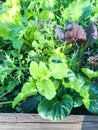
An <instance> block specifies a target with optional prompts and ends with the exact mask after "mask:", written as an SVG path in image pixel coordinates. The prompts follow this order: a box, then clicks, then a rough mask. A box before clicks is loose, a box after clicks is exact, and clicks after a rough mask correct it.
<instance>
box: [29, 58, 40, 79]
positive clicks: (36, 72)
mask: <svg viewBox="0 0 98 130" xmlns="http://www.w3.org/2000/svg"><path fill="white" fill-rule="evenodd" d="M29 70H30V74H31V75H32V76H33V78H34V79H39V78H41V77H42V73H41V71H40V68H39V66H38V63H36V62H34V61H32V62H31V64H30V68H29Z"/></svg>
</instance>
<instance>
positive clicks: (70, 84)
mask: <svg viewBox="0 0 98 130" xmlns="http://www.w3.org/2000/svg"><path fill="white" fill-rule="evenodd" d="M84 83H85V82H84V79H83V78H82V77H81V76H76V75H75V74H74V73H73V72H72V71H70V72H69V74H68V78H65V79H64V86H65V87H67V88H71V89H74V90H75V91H76V92H79V91H80V89H81V87H82V86H83V85H84Z"/></svg>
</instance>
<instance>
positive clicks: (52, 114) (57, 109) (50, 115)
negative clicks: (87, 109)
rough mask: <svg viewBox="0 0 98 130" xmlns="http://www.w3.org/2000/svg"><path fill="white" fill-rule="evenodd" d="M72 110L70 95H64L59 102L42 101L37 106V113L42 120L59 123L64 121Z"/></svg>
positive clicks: (55, 99)
mask: <svg viewBox="0 0 98 130" xmlns="http://www.w3.org/2000/svg"><path fill="white" fill-rule="evenodd" d="M72 108H73V100H72V98H71V96H70V95H64V96H62V97H61V99H60V100H59V99H58V98H54V99H52V100H50V101H49V100H46V99H44V100H42V102H40V103H39V105H38V112H39V114H40V115H41V116H42V117H43V118H47V119H50V120H51V121H60V120H63V119H65V118H66V117H67V116H68V115H69V114H70V112H71V110H72Z"/></svg>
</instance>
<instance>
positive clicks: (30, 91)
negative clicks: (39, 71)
mask: <svg viewBox="0 0 98 130" xmlns="http://www.w3.org/2000/svg"><path fill="white" fill-rule="evenodd" d="M36 93H37V89H36V87H35V84H34V83H30V82H28V83H25V84H24V85H23V87H22V90H21V92H20V93H19V94H18V95H17V96H16V98H15V99H14V101H13V104H12V106H13V107H15V106H16V105H17V104H18V103H19V102H20V101H22V100H24V99H25V98H27V97H29V96H32V95H35V94H36Z"/></svg>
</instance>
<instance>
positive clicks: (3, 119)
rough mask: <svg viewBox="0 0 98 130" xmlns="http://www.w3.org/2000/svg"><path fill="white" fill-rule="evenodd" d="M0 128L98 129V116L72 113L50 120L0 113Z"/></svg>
mask: <svg viewBox="0 0 98 130" xmlns="http://www.w3.org/2000/svg"><path fill="white" fill-rule="evenodd" d="M0 130H98V116H83V115H82V116H79V115H71V116H69V117H67V118H66V119H65V120H63V121H61V122H50V121H49V120H46V119H43V118H41V117H40V116H39V115H36V114H35V115H34V114H16V113H12V114H10V113H9V114H8V113H7V114H6V113H1V114H0Z"/></svg>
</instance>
